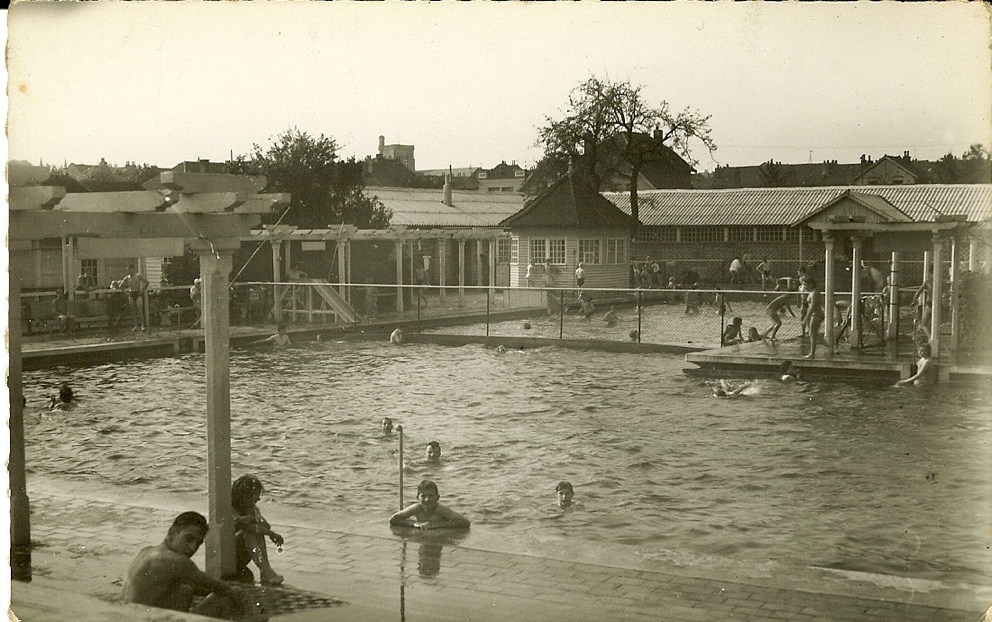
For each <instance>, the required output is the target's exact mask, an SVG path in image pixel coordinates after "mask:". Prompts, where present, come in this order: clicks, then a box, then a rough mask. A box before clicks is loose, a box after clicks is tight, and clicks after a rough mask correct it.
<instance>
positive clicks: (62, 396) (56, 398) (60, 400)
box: [48, 382, 76, 410]
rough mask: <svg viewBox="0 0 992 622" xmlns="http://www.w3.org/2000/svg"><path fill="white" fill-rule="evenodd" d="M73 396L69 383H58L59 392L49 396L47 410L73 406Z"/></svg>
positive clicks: (66, 408)
mask: <svg viewBox="0 0 992 622" xmlns="http://www.w3.org/2000/svg"><path fill="white" fill-rule="evenodd" d="M75 397H76V396H75V395H74V394H73V392H72V387H71V386H69V383H68V382H63V383H62V384H60V385H59V392H58V393H57V394H55V395H52V397H51V398H49V400H48V410H68V409H69V408H70V407H72V406H75V403H74V402H73V400H74V399H75Z"/></svg>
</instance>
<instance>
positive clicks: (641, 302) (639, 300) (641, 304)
mask: <svg viewBox="0 0 992 622" xmlns="http://www.w3.org/2000/svg"><path fill="white" fill-rule="evenodd" d="M643 310H644V292H642V291H641V290H637V343H641V315H642V312H643Z"/></svg>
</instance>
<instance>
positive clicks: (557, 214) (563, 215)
mask: <svg viewBox="0 0 992 622" xmlns="http://www.w3.org/2000/svg"><path fill="white" fill-rule="evenodd" d="M501 224H503V225H504V226H509V227H582V228H590V229H603V228H610V227H628V226H630V216H629V215H628V214H625V213H623V212H622V211H620V210H619V209H617V207H616V205H614V204H613V203H611V202H610V201H609V200H608V199H606V198H604V197H603V195H601V194H600V193H598V192H596V190H594V189H593V187H592V185H591V184H589V183H588V182H587V181H585V179H584V178H583V177H582V176H581V175H580V174H578V173H574V172H569V173H568V174H566V175H564V176H563V177H562V178H561V179H559V180H558V181H556V182H555V183H554V184H552V185H551V187H550V188H548V189H547V190H545V191H544V192H542V193H541V194H539V195H538V196H537V197H535V198H534V199H533V200H531V201H530V202H528V203H527V205H526V206H525V207H524V208H523V209H522V210H520V211H519V212H518V213H516V214H514V215H513V216H510V217H509V218H507V219H506V220H504V221H503V222H502V223H501Z"/></svg>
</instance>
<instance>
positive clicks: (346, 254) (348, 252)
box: [344, 240, 353, 304]
mask: <svg viewBox="0 0 992 622" xmlns="http://www.w3.org/2000/svg"><path fill="white" fill-rule="evenodd" d="M344 258H345V260H344V265H345V277H344V282H345V288H344V293H345V300H347V301H348V304H353V303H352V302H351V289H352V287H351V284H352V282H353V281H352V280H351V240H345V241H344Z"/></svg>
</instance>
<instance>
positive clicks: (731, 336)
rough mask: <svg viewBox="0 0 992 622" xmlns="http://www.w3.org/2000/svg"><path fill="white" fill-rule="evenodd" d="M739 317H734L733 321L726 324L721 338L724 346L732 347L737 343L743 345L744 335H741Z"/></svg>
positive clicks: (740, 320)
mask: <svg viewBox="0 0 992 622" xmlns="http://www.w3.org/2000/svg"><path fill="white" fill-rule="evenodd" d="M743 321H744V320H742V319H741V318H739V317H735V318H734V321H733V322H731V323H730V324H727V327H726V328H724V329H723V337H722V339H721V341H722V342H723V345H725V346H733V345H737V344H739V343H744V335H743V334H741V322H743Z"/></svg>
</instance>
